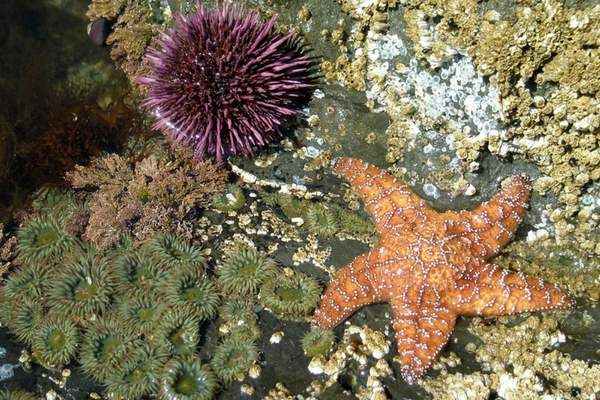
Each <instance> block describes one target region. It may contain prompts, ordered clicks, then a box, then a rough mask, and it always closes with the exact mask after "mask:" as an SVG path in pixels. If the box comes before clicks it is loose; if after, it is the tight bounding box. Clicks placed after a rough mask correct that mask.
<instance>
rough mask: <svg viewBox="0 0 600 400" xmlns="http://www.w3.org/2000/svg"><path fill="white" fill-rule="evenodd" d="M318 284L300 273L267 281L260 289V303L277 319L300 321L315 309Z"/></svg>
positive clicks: (319, 293) (319, 291)
mask: <svg viewBox="0 0 600 400" xmlns="http://www.w3.org/2000/svg"><path fill="white" fill-rule="evenodd" d="M320 295H321V288H320V287H319V284H318V283H317V282H316V281H315V280H314V279H313V278H312V277H310V276H308V275H306V274H303V273H301V272H296V271H294V272H292V273H291V274H289V275H285V274H284V275H282V276H278V277H277V278H273V279H269V280H268V281H267V282H265V284H264V285H263V286H262V288H261V289H260V302H261V304H262V305H263V306H265V307H266V308H268V309H270V310H271V311H273V313H274V314H275V315H277V316H278V317H279V318H284V319H292V320H297V319H302V318H304V317H306V316H308V314H309V313H310V312H311V311H312V309H313V308H315V307H316V305H317V302H318V301H319V296H320Z"/></svg>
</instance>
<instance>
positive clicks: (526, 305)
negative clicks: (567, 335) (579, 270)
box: [446, 264, 574, 316]
mask: <svg viewBox="0 0 600 400" xmlns="http://www.w3.org/2000/svg"><path fill="white" fill-rule="evenodd" d="M469 276H470V277H471V278H466V279H460V280H458V281H457V282H456V285H455V287H454V289H450V290H449V291H448V293H447V296H446V298H447V302H448V303H449V304H450V305H451V307H452V308H453V309H454V310H455V311H456V312H457V313H459V314H465V315H481V316H497V315H510V314H517V313H522V312H528V311H542V310H553V309H567V308H571V307H573V305H574V304H573V301H572V300H571V299H570V298H569V296H568V295H567V294H566V293H565V292H564V291H562V290H561V289H559V288H558V287H556V285H553V284H550V283H547V282H544V281H542V280H541V279H536V278H532V277H529V276H526V275H525V274H523V273H522V272H510V271H507V270H505V269H502V268H500V267H498V266H497V265H493V264H484V265H483V266H482V267H479V268H478V269H477V270H476V271H475V272H474V273H472V274H469Z"/></svg>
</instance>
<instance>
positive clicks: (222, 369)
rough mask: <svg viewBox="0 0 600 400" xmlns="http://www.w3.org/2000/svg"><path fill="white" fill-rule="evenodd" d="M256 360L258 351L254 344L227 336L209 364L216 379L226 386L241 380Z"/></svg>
mask: <svg viewBox="0 0 600 400" xmlns="http://www.w3.org/2000/svg"><path fill="white" fill-rule="evenodd" d="M257 359H258V350H257V348H256V345H255V344H254V342H252V341H250V340H241V339H240V338H239V337H237V336H228V337H227V338H226V339H225V340H224V341H223V342H222V343H220V344H219V345H218V346H217V348H216V349H215V353H214V355H213V358H212V360H211V362H210V363H211V366H212V368H213V370H214V371H215V373H216V374H217V377H218V378H219V379H220V380H221V381H222V382H223V383H224V384H225V385H228V384H230V383H231V382H233V381H234V380H236V379H243V377H244V375H245V374H246V372H247V371H248V369H249V368H250V367H251V366H252V364H253V363H254V362H255V361H256V360H257Z"/></svg>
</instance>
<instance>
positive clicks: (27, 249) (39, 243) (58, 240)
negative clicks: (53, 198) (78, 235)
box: [17, 217, 76, 263]
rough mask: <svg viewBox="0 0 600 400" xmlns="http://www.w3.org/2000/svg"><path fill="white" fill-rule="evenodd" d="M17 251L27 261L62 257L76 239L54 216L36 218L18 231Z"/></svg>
mask: <svg viewBox="0 0 600 400" xmlns="http://www.w3.org/2000/svg"><path fill="white" fill-rule="evenodd" d="M17 239H18V244H17V251H18V253H19V256H20V257H21V259H22V260H23V261H25V262H27V263H29V262H35V261H42V260H44V259H47V258H49V257H57V258H61V257H62V256H64V255H65V253H67V252H68V250H70V249H71V248H73V247H74V245H75V243H76V241H75V239H74V238H73V237H71V236H70V235H68V234H67V233H66V232H65V230H64V229H63V228H62V227H61V226H60V225H59V224H58V223H57V222H56V221H55V220H54V219H53V218H49V217H46V218H41V217H38V218H35V219H33V220H31V221H30V222H28V223H27V225H25V226H24V227H22V228H21V229H19V231H18V232H17Z"/></svg>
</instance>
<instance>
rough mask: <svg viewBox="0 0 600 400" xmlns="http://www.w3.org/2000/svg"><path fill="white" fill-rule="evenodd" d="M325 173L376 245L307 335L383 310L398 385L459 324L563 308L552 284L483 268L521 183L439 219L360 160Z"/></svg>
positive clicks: (330, 295)
mask: <svg viewBox="0 0 600 400" xmlns="http://www.w3.org/2000/svg"><path fill="white" fill-rule="evenodd" d="M334 170H335V171H336V172H337V173H339V174H341V175H342V176H343V177H344V178H345V179H347V180H348V181H349V182H350V184H351V185H352V186H353V187H354V188H355V189H356V190H357V192H358V194H359V196H360V197H361V198H362V200H363V201H364V203H365V207H366V209H367V211H368V212H369V213H370V214H371V216H372V217H373V219H374V220H375V225H376V228H377V230H378V231H379V233H380V236H381V239H380V241H379V243H378V244H377V245H376V246H375V247H374V248H373V249H372V250H371V251H369V252H368V253H366V254H362V255H360V256H358V257H356V258H355V259H354V261H352V262H351V263H350V265H348V266H346V267H344V268H342V269H341V270H340V271H338V273H337V274H336V276H335V278H334V279H333V280H332V281H331V283H330V284H329V287H328V288H327V290H326V291H325V293H324V294H323V297H322V299H321V304H320V306H319V308H318V309H317V311H316V312H315V316H314V320H313V326H315V327H320V328H333V327H335V326H336V325H338V324H339V323H340V322H342V321H343V320H345V319H346V318H348V317H349V316H350V315H351V314H352V313H354V312H355V311H356V310H357V309H359V308H360V307H362V306H365V305H367V304H371V303H380V302H387V303H389V304H391V306H392V310H393V326H394V330H395V332H396V341H397V345H398V353H399V354H400V363H401V374H402V377H403V378H404V379H405V380H406V381H407V382H409V383H414V382H415V381H416V380H417V379H418V378H420V377H421V376H423V375H424V374H425V372H427V370H428V368H429V367H430V365H431V363H432V362H433V360H434V359H435V356H436V355H437V354H438V353H439V351H440V350H441V349H442V347H443V346H444V344H445V343H446V342H447V341H448V337H449V336H450V334H451V333H452V330H453V329H454V324H455V322H456V318H457V317H458V316H459V315H471V316H472V315H480V316H499V315H510V314H515V313H521V312H527V311H536V310H551V309H564V308H570V307H572V306H573V302H572V300H571V299H570V298H569V296H568V295H567V294H566V293H565V292H563V291H561V290H560V289H559V288H557V287H556V286H555V285H552V284H549V283H546V282H544V281H542V280H539V279H535V278H531V277H527V276H525V275H524V274H523V273H515V272H509V271H507V270H503V269H501V268H499V267H498V266H496V265H494V264H490V263H488V262H487V260H488V259H489V258H490V257H492V256H493V255H494V254H496V253H497V252H498V250H499V249H500V248H502V246H504V245H505V244H506V243H507V242H508V241H509V239H510V236H511V235H512V234H513V233H514V231H515V230H516V229H517V227H518V225H519V223H520V222H521V219H522V216H523V214H524V213H525V207H526V205H527V200H528V197H529V191H530V184H529V179H528V178H526V177H523V176H515V177H513V178H512V179H511V181H510V184H509V185H508V186H507V187H506V188H505V189H504V190H503V191H502V192H501V193H499V194H497V195H496V196H494V197H493V198H492V199H491V200H489V201H488V202H486V203H484V204H482V205H481V206H479V207H478V208H476V209H475V210H473V211H460V212H455V211H449V212H443V213H442V212H437V211H435V210H434V209H432V208H431V207H429V206H427V204H426V203H425V201H423V200H422V199H421V198H419V197H418V196H417V195H415V194H414V193H413V192H412V191H411V190H410V188H409V187H408V186H407V185H405V184H403V183H402V182H399V181H398V180H396V179H395V178H394V177H392V176H391V175H389V174H387V173H386V172H385V171H383V170H382V169H379V168H377V167H375V166H373V165H370V164H368V163H366V162H364V161H361V160H355V159H349V158H341V159H338V160H337V161H336V162H335V164H334Z"/></svg>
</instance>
